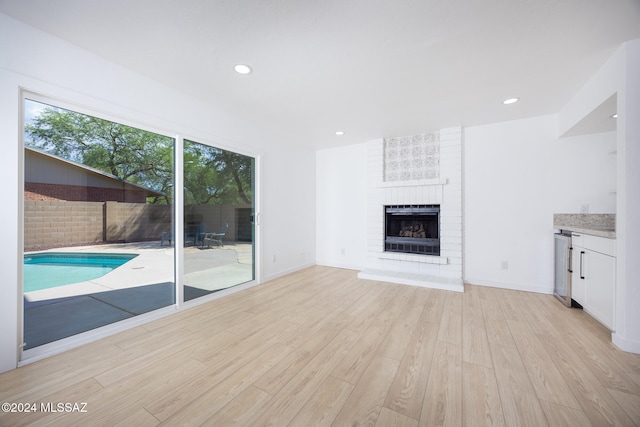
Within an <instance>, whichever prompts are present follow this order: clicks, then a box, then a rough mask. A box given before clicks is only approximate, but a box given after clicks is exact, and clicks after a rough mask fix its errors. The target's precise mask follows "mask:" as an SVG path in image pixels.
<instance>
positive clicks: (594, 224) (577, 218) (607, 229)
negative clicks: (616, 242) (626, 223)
mask: <svg viewBox="0 0 640 427" xmlns="http://www.w3.org/2000/svg"><path fill="white" fill-rule="evenodd" d="M553 227H554V228H557V229H559V230H567V231H574V232H576V233H584V234H591V235H593V236H599V237H606V238H608V239H615V238H616V215H615V214H553Z"/></svg>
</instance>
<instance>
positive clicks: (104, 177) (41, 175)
mask: <svg viewBox="0 0 640 427" xmlns="http://www.w3.org/2000/svg"><path fill="white" fill-rule="evenodd" d="M24 148H25V151H26V153H33V154H34V155H36V156H37V155H40V156H44V157H43V158H45V159H46V160H48V161H49V162H53V163H57V164H58V165H59V166H60V167H61V168H62V169H66V170H68V171H75V172H76V174H75V176H69V175H68V174H66V175H64V176H60V175H57V176H56V174H50V175H49V176H48V177H46V179H45V176H46V175H47V171H43V170H41V169H38V168H35V169H36V170H32V169H34V168H29V166H28V165H27V166H26V167H25V182H39V183H49V184H63V185H79V182H78V180H77V177H78V176H80V175H85V176H92V177H93V179H92V180H91V181H92V183H91V184H88V183H86V182H85V183H83V184H84V185H87V184H88V186H97V187H105V188H122V186H123V185H124V187H125V189H129V190H142V191H144V192H146V194H147V197H153V196H165V195H166V194H165V193H162V192H159V191H155V190H152V189H150V188H148V187H144V186H142V185H139V184H136V183H134V182H131V181H127V180H126V179H122V178H119V177H117V176H115V175H112V174H110V173H107V172H103V171H101V170H99V169H96V168H92V167H90V166H86V165H83V164H81V163H77V162H74V161H71V160H68V159H65V158H62V157H59V156H56V155H54V154H51V153H47V152H46V151H43V150H41V149H39V148H35V147H29V146H26V145H25V147H24ZM25 157H26V158H27V159H28V158H29V156H28V155H27V156H25ZM25 163H26V162H25ZM71 175H73V174H71ZM52 177H53V178H52ZM52 181H53V182H52ZM56 181H57V182H56Z"/></svg>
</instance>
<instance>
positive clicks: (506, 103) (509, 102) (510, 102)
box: [502, 98, 520, 105]
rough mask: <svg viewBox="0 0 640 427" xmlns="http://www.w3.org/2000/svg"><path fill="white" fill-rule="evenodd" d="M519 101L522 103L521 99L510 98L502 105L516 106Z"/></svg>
mask: <svg viewBox="0 0 640 427" xmlns="http://www.w3.org/2000/svg"><path fill="white" fill-rule="evenodd" d="M518 101H520V98H509V99H505V100H504V101H502V103H503V104H504V105H509V104H515V103H516V102H518Z"/></svg>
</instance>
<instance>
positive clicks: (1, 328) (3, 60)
mask: <svg viewBox="0 0 640 427" xmlns="http://www.w3.org/2000/svg"><path fill="white" fill-rule="evenodd" d="M0 49H1V51H2V55H0V93H2V97H0V120H1V121H0V146H1V147H2V156H0V177H1V181H2V183H3V192H2V196H3V202H4V203H5V206H6V208H5V209H2V210H0V224H2V245H0V269H1V270H0V271H2V281H0V372H1V371H4V370H7V369H11V368H14V367H15V366H16V363H17V345H18V343H19V342H20V339H19V337H18V335H17V330H18V327H17V325H18V316H19V315H20V314H19V313H18V305H19V302H20V298H21V296H20V295H19V293H18V284H19V281H20V277H19V272H20V271H21V265H22V259H21V258H22V257H21V251H22V242H21V239H22V237H21V233H20V228H19V224H20V219H19V218H20V212H19V209H20V206H21V198H22V189H21V188H19V173H20V166H19V164H20V158H21V150H20V149H19V135H18V133H19V123H20V118H19V101H20V92H19V91H20V88H26V89H28V90H31V91H34V92H37V93H41V94H43V95H47V96H51V97H54V98H56V99H60V100H64V101H67V102H69V103H71V104H73V105H77V106H81V107H83V108H88V109H90V110H93V111H97V112H99V113H101V114H104V115H106V116H108V117H110V118H112V119H115V120H118V121H120V122H122V123H126V124H133V125H135V126H140V127H151V128H153V129H154V130H160V131H165V132H168V133H170V134H174V133H176V132H177V133H181V134H187V135H188V136H190V137H192V138H195V139H196V140H198V141H202V142H205V143H212V144H215V145H217V146H219V147H221V148H227V149H232V150H235V151H238V152H241V153H245V154H254V155H256V154H257V155H261V156H262V158H263V160H264V161H263V163H262V178H263V179H262V181H261V190H262V194H261V200H262V202H263V203H262V212H261V219H262V220H263V221H262V222H261V223H262V230H261V236H262V242H263V245H262V249H263V259H261V260H260V261H261V265H262V277H263V278H269V277H275V276H278V275H281V274H284V273H286V272H288V271H292V270H295V269H298V268H302V267H304V266H305V265H308V264H309V263H312V261H313V259H314V257H315V238H314V222H313V221H314V218H313V217H314V212H315V187H314V182H315V174H314V169H315V168H314V153H313V152H311V151H309V152H304V151H302V150H298V151H296V152H290V151H288V149H287V146H292V145H295V142H296V141H289V140H286V139H285V138H282V137H281V136H279V135H274V134H273V133H270V132H269V131H266V130H264V129H260V128H257V127H256V126H254V125H252V124H251V123H249V122H247V121H246V120H243V119H241V118H238V117H234V116H231V115H228V114H226V113H224V111H223V110H224V106H213V105H209V104H205V103H203V102H202V101H199V100H198V99H196V98H193V97H189V96H186V95H184V94H182V93H179V92H177V91H175V90H173V89H171V88H169V87H166V86H164V85H161V84H158V83H156V82H154V81H152V80H150V79H149V78H146V77H144V76H141V75H138V74H136V73H133V72H130V71H128V70H126V69H124V68H122V67H120V66H118V65H115V64H113V63H110V62H108V61H106V60H104V59H102V58H100V57H98V56H95V55H93V54H91V53H89V52H87V51H84V50H82V49H79V48H77V47H75V46H73V45H70V44H68V43H66V42H64V41H62V40H60V39H57V38H54V37H51V36H49V35H47V34H45V33H42V32H40V31H38V30H35V29H33V28H31V27H28V26H26V25H24V24H22V23H20V22H18V21H16V20H14V19H12V18H9V17H7V16H5V15H2V14H0ZM167 60H171V58H167ZM294 206H295V208H296V211H298V212H307V213H308V214H309V216H308V218H293V219H291V212H292V207H294ZM286 218H288V219H286ZM285 230H286V231H287V232H286V233H285ZM265 254H277V257H278V261H277V262H275V263H271V262H270V263H267V262H265V260H264V257H266V256H267V255H265ZM301 254H302V255H301Z"/></svg>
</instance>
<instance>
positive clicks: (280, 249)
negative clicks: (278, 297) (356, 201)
mask: <svg viewBox="0 0 640 427" xmlns="http://www.w3.org/2000/svg"><path fill="white" fill-rule="evenodd" d="M263 160H264V164H265V165H264V168H265V170H264V173H263V181H264V183H265V185H266V188H265V191H264V192H263V193H264V196H263V200H262V216H261V219H260V221H261V224H262V239H263V242H264V244H263V257H262V262H263V274H264V277H263V279H264V280H271V279H273V278H276V277H279V276H282V275H285V274H288V273H291V272H293V271H296V270H299V269H301V268H303V267H308V266H311V265H314V264H315V258H316V247H315V231H316V230H315V220H316V212H315V201H316V200H315V199H316V196H315V153H314V152H313V151H296V150H295V149H293V148H290V147H289V148H287V147H283V148H277V149H270V150H269V153H268V154H267V155H265V156H264V159H263ZM274 257H275V258H274Z"/></svg>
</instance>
